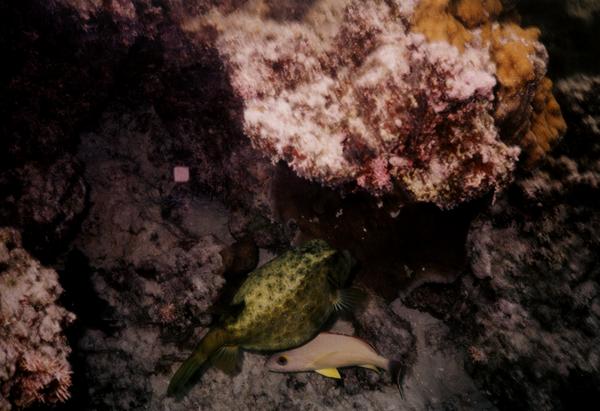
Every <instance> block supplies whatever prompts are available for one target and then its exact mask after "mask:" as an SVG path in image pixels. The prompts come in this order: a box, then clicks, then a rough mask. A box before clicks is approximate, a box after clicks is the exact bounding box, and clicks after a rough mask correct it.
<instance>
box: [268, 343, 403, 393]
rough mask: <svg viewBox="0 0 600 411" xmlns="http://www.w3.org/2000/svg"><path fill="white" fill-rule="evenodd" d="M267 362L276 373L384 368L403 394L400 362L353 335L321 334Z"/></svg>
mask: <svg viewBox="0 0 600 411" xmlns="http://www.w3.org/2000/svg"><path fill="white" fill-rule="evenodd" d="M266 365H267V368H268V369H269V370H270V371H274V372H302V371H315V372H318V373H319V374H322V375H324V376H326V377H330V378H338V379H339V378H341V376H340V373H339V371H338V368H343V367H354V366H357V367H364V368H369V369H372V370H374V371H378V370H379V369H382V370H386V371H388V372H389V373H390V375H391V376H392V379H393V380H394V381H396V384H397V385H398V388H399V389H400V393H401V394H402V389H401V386H400V379H401V371H402V370H403V367H402V365H401V363H400V361H396V360H390V359H387V358H385V357H382V356H381V355H379V354H378V353H377V351H375V349H374V348H373V347H371V345H369V344H368V343H367V342H365V341H364V340H361V339H360V338H357V337H353V336H350V335H343V334H334V333H328V332H324V333H320V334H319V335H317V336H316V337H315V338H314V339H313V340H311V341H309V342H308V343H306V344H304V345H303V346H301V347H298V348H295V349H293V350H289V351H285V352H281V353H278V354H275V355H272V356H271V357H270V358H269V359H268V360H267V364H266Z"/></svg>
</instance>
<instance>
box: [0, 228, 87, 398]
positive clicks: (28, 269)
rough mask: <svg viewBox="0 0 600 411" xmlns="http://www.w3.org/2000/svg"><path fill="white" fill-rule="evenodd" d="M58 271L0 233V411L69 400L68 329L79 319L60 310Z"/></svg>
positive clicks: (11, 233)
mask: <svg viewBox="0 0 600 411" xmlns="http://www.w3.org/2000/svg"><path fill="white" fill-rule="evenodd" d="M61 292H62V288H61V287H60V285H59V284H58V276H57V274H56V271H54V270H51V269H47V268H43V267H41V266H40V264H39V262H37V261H36V260H35V259H33V258H32V257H31V256H30V255H29V254H28V253H27V252H26V251H25V250H24V249H23V248H21V238H20V234H19V233H18V232H17V231H16V230H14V229H11V228H0V335H1V338H0V409H1V410H9V409H11V407H12V406H16V407H17V408H23V407H27V406H30V405H34V404H36V403H45V404H54V403H58V402H64V401H66V400H67V399H68V398H69V395H70V394H69V389H70V387H71V366H70V365H69V362H68V361H67V356H68V355H69V353H70V352H71V349H70V348H69V346H68V344H67V340H66V338H65V336H64V335H63V332H62V331H63V327H64V326H66V325H68V324H69V323H71V322H72V321H73V320H74V318H75V316H74V315H73V314H72V313H70V312H68V311H67V310H65V309H64V308H62V307H60V306H59V305H57V304H56V300H57V298H58V296H59V295H60V294H61Z"/></svg>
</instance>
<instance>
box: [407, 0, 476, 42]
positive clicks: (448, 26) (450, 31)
mask: <svg viewBox="0 0 600 411" xmlns="http://www.w3.org/2000/svg"><path fill="white" fill-rule="evenodd" d="M449 3H450V0H421V2H419V5H418V6H417V8H416V10H415V17H414V22H413V31H416V32H419V33H423V34H424V35H425V37H427V39H428V40H429V41H447V42H448V43H450V44H452V45H453V46H455V47H457V48H458V49H459V50H461V51H462V50H464V47H465V44H466V43H468V42H470V41H471V40H472V34H471V32H469V30H467V29H466V28H465V27H464V26H463V25H462V24H461V23H460V21H458V20H457V19H456V18H455V17H454V16H453V15H452V14H450V11H449Z"/></svg>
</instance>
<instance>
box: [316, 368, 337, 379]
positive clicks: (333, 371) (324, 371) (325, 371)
mask: <svg viewBox="0 0 600 411" xmlns="http://www.w3.org/2000/svg"><path fill="white" fill-rule="evenodd" d="M315 372H316V373H319V374H321V375H324V376H325V377H329V378H335V379H338V380H341V379H342V376H341V375H340V372H339V371H338V370H337V368H321V369H320V370H315Z"/></svg>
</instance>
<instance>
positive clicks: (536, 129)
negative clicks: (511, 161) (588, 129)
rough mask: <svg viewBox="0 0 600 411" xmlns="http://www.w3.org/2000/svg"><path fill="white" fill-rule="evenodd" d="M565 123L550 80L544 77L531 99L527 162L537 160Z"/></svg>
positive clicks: (526, 141) (547, 148)
mask: <svg viewBox="0 0 600 411" xmlns="http://www.w3.org/2000/svg"><path fill="white" fill-rule="evenodd" d="M566 130H567V124H566V123H565V120H564V119H563V117H562V113H561V111H560V107H559V105H558V103H557V101H556V99H555V98H554V96H553V95H552V81H551V80H550V79H549V78H548V77H545V78H544V79H543V80H542V82H541V83H540V85H539V87H538V89H537V90H536V93H535V97H534V99H533V115H532V116H531V126H530V128H529V131H528V132H527V134H526V135H525V139H524V142H525V146H526V148H527V153H528V158H527V162H528V163H529V164H531V163H534V162H535V161H537V160H539V159H540V158H541V157H543V155H544V154H545V153H546V152H547V151H548V150H549V149H550V147H551V145H552V143H554V142H555V141H556V140H557V139H558V138H559V137H560V136H561V135H562V134H563V133H564V132H565V131H566Z"/></svg>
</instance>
